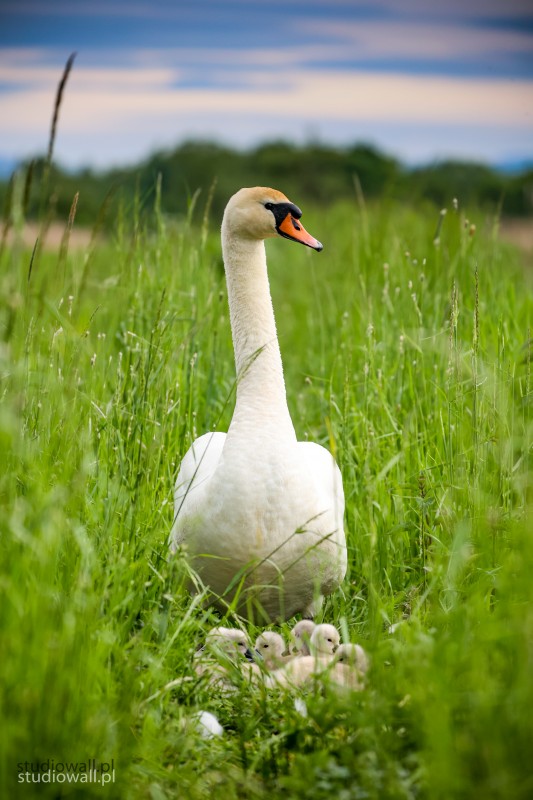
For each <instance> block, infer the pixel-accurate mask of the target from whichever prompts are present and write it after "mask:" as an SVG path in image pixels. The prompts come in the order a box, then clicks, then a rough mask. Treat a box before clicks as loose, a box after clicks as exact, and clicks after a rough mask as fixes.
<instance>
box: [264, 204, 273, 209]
mask: <svg viewBox="0 0 533 800" xmlns="http://www.w3.org/2000/svg"><path fill="white" fill-rule="evenodd" d="M265 208H266V209H267V211H272V209H273V208H274V203H265Z"/></svg>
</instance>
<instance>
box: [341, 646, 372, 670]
mask: <svg viewBox="0 0 533 800" xmlns="http://www.w3.org/2000/svg"><path fill="white" fill-rule="evenodd" d="M333 660H334V662H335V663H336V664H344V665H345V666H348V667H353V668H355V669H356V670H357V672H359V673H360V674H361V675H366V673H367V672H368V670H369V668H370V659H369V657H368V653H367V652H366V651H365V650H363V648H362V647H361V645H360V644H352V643H348V644H341V645H339V647H338V648H337V650H336V651H335V655H334V657H333Z"/></svg>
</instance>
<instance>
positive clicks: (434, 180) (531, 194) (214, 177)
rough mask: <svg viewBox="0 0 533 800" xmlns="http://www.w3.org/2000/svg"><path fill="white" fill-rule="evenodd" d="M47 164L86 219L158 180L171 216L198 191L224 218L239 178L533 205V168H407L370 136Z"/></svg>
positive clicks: (190, 147)
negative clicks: (110, 162) (115, 165)
mask: <svg viewBox="0 0 533 800" xmlns="http://www.w3.org/2000/svg"><path fill="white" fill-rule="evenodd" d="M27 168H28V165H21V167H20V169H19V170H18V172H19V173H20V174H21V175H22V176H24V175H26V172H27ZM47 169H48V166H47V163H46V161H45V160H44V159H36V160H35V161H34V162H32V172H33V175H32V177H31V179H30V181H29V186H28V189H29V191H28V197H27V205H28V209H29V213H30V216H31V217H32V218H35V217H36V216H38V214H39V211H40V210H42V201H43V198H42V197H41V189H42V181H41V177H42V174H43V171H45V170H47ZM49 170H50V172H49V184H50V186H52V187H53V188H54V191H53V194H52V196H51V198H50V206H49V209H48V213H49V215H50V216H51V217H53V218H59V219H67V218H68V215H69V211H70V208H71V205H72V201H73V198H74V196H75V195H76V193H79V202H78V206H77V211H76V217H77V221H78V223H79V224H81V225H89V226H92V225H94V223H95V221H96V220H97V219H98V218H99V217H100V216H102V217H103V218H102V222H103V223H104V224H105V225H106V226H107V227H112V225H113V219H114V218H115V216H116V213H117V208H118V207H119V205H120V204H121V203H122V204H123V206H124V207H125V208H128V209H129V210H130V212H132V210H133V204H134V198H136V200H135V202H138V203H139V204H140V208H141V210H142V211H143V212H145V213H146V214H147V216H148V217H149V215H150V210H151V209H152V207H153V202H154V191H155V186H156V184H157V183H158V182H159V184H160V187H161V193H160V204H161V209H162V211H163V212H164V213H166V214H170V215H173V216H174V215H177V214H179V215H186V214H187V213H188V210H189V208H190V206H191V203H192V202H194V198H195V196H196V195H197V193H198V192H200V193H201V195H202V202H203V203H204V204H205V203H206V202H207V198H208V197H210V205H211V208H212V212H213V214H214V216H215V218H218V219H219V218H221V216H222V212H223V209H224V206H225V204H226V201H227V198H228V197H230V196H231V195H232V194H233V193H234V192H235V191H236V190H237V189H239V188H240V187H241V186H257V185H259V186H260V185H265V186H276V187H279V188H281V189H282V190H283V191H284V192H285V193H286V194H287V195H288V196H289V197H296V198H298V200H299V202H300V203H301V204H302V205H308V204H309V203H317V202H321V203H322V202H323V203H328V204H330V203H331V201H332V198H336V199H346V200H350V201H353V199H354V198H355V197H356V196H357V195H358V194H360V193H361V192H362V193H363V194H364V196H365V197H366V198H367V199H372V198H377V197H380V198H388V197H392V198H395V199H396V200H398V201H404V202H405V201H408V202H410V203H411V202H412V201H413V200H414V201H419V200H428V201H430V202H432V203H434V204H436V206H437V207H438V208H441V207H443V206H444V207H450V206H451V204H452V200H453V198H454V197H456V198H459V199H460V201H461V202H462V203H463V204H464V205H465V206H468V207H472V206H475V207H478V208H483V209H484V210H486V211H489V212H491V213H494V212H495V211H496V210H498V211H501V213H503V214H507V215H511V216H513V215H528V214H531V213H532V211H533V173H532V172H531V170H530V171H529V172H527V171H525V172H523V173H521V174H518V175H512V176H509V175H505V174H502V173H500V172H497V171H496V170H494V169H492V168H490V167H488V166H485V165H481V164H469V163H461V162H448V161H446V162H442V163H436V164H429V165H427V166H425V167H421V168H416V169H411V170H410V169H407V168H405V167H403V166H402V165H400V164H399V163H398V162H397V161H396V160H395V159H394V158H391V157H390V156H387V155H385V154H384V153H381V152H379V151H378V150H377V149H376V148H374V147H372V146H371V145H366V144H358V145H354V146H351V147H346V148H344V149H341V148H334V147H331V146H329V145H325V144H318V143H310V144H307V145H302V146H298V145H295V144H291V143H289V142H285V141H278V142H269V143H266V144H263V145H260V146H258V147H256V148H255V149H252V150H248V151H244V152H241V151H237V150H232V149H230V148H228V147H225V146H223V145H220V144H216V143H214V142H202V141H190V142H185V143H184V144H182V145H180V146H179V147H177V148H176V149H174V150H172V151H161V152H158V153H155V154H154V155H152V156H151V157H150V158H148V159H147V160H146V161H144V162H142V163H141V164H138V165H135V166H132V167H130V168H121V169H111V170H108V171H107V172H103V173H96V172H94V171H93V170H91V169H83V170H81V171H78V172H74V173H72V172H68V171H65V170H62V169H60V168H59V167H57V166H55V165H52V166H51V167H49ZM9 197H10V193H9V184H8V183H4V184H2V182H0V207H5V208H6V211H7V215H9ZM104 205H105V213H104V214H103V215H102V206H104Z"/></svg>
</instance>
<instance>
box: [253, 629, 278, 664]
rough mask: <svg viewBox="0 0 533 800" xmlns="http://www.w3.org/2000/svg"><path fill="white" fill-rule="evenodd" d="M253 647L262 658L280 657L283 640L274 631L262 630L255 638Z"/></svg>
mask: <svg viewBox="0 0 533 800" xmlns="http://www.w3.org/2000/svg"><path fill="white" fill-rule="evenodd" d="M255 649H256V650H257V652H258V653H260V654H261V655H262V656H263V658H268V657H272V656H273V657H274V658H280V657H281V656H282V655H283V652H284V651H285V641H284V640H283V636H281V635H280V634H279V633H276V632H275V631H263V633H261V634H260V635H259V636H258V637H257V639H256V640H255Z"/></svg>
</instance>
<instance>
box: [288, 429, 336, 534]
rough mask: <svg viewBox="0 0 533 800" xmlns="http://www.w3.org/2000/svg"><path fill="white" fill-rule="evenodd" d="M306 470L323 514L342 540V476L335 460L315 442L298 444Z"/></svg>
mask: <svg viewBox="0 0 533 800" xmlns="http://www.w3.org/2000/svg"><path fill="white" fill-rule="evenodd" d="M298 449H299V452H300V455H301V456H302V457H303V459H304V462H303V463H304V464H305V468H306V470H308V471H309V472H311V473H312V475H313V477H314V479H315V486H316V490H317V495H318V498H319V504H320V503H322V504H323V505H324V512H325V513H327V514H328V516H329V517H330V519H332V520H333V521H334V528H335V530H337V531H339V533H340V534H341V535H342V538H343V539H344V490H343V488H342V475H341V471H340V469H339V467H338V466H337V463H336V462H335V459H334V458H333V456H332V455H331V453H330V452H329V450H326V448H325V447H322V446H321V445H319V444H316V443H315V442H298Z"/></svg>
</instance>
